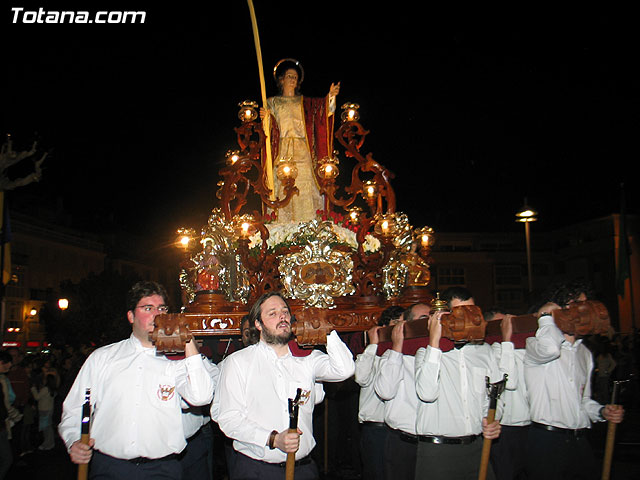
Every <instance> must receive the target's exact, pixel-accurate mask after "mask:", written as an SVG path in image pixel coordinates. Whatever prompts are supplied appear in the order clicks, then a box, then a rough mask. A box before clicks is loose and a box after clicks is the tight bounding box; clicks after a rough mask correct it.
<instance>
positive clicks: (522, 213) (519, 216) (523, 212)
mask: <svg viewBox="0 0 640 480" xmlns="http://www.w3.org/2000/svg"><path fill="white" fill-rule="evenodd" d="M537 215H538V212H536V211H535V210H534V209H533V208H531V207H530V206H528V205H527V199H526V198H525V199H524V206H523V207H522V208H521V209H520V210H518V212H516V222H521V223H524V236H525V242H526V245H527V276H528V277H529V278H528V280H529V293H531V292H533V278H532V275H531V234H530V232H529V224H530V223H531V222H535V221H537V220H538V217H537Z"/></svg>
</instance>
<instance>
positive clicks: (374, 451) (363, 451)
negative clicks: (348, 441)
mask: <svg viewBox="0 0 640 480" xmlns="http://www.w3.org/2000/svg"><path fill="white" fill-rule="evenodd" d="M360 429H361V430H360V456H361V458H362V478H363V479H367V480H369V479H370V480H384V463H385V458H386V453H385V444H386V441H387V435H388V434H389V430H388V427H387V426H386V425H385V424H384V423H372V422H363V423H362V424H360Z"/></svg>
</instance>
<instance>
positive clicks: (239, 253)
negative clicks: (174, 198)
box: [152, 101, 609, 352]
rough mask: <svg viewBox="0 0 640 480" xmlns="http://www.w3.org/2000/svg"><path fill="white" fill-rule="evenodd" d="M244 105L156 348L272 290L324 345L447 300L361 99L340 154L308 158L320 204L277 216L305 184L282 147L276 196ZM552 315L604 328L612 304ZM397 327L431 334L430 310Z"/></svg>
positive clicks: (471, 325) (219, 332) (423, 231)
mask: <svg viewBox="0 0 640 480" xmlns="http://www.w3.org/2000/svg"><path fill="white" fill-rule="evenodd" d="M239 107H240V109H239V112H238V115H237V118H238V120H239V122H240V124H239V125H238V126H237V127H236V128H235V132H236V141H237V144H238V148H237V149H234V150H230V151H228V152H227V154H226V159H225V165H224V166H223V167H222V168H221V169H220V172H219V173H220V176H221V177H222V180H221V181H220V182H219V183H218V190H217V193H216V197H217V199H218V200H219V206H217V207H216V208H214V209H213V210H212V212H211V215H210V217H209V219H208V221H207V223H206V225H204V226H202V227H201V229H200V230H199V231H196V230H195V229H194V228H181V229H179V230H178V231H177V235H178V239H177V244H179V245H181V248H182V252H183V257H182V262H181V265H180V286H181V290H182V300H183V305H184V306H183V309H182V311H181V312H180V313H175V314H166V315H160V316H158V317H157V318H156V328H155V330H154V332H153V334H152V340H153V342H154V343H155V345H156V348H157V349H158V350H159V351H164V352H180V351H183V350H184V344H185V342H186V341H187V340H188V339H189V338H191V336H192V335H194V336H196V337H199V336H230V335H231V336H232V335H240V322H241V319H242V317H243V316H244V315H246V314H247V313H248V310H249V308H250V306H251V305H252V304H253V302H254V301H255V300H256V299H257V298H258V297H260V295H262V294H263V293H265V292H268V291H272V290H277V291H280V292H281V293H282V294H283V295H284V296H285V297H286V298H287V299H288V303H289V306H290V307H291V310H292V314H293V315H294V316H295V319H296V321H295V323H294V325H293V331H294V334H295V337H296V341H297V342H298V344H299V345H303V346H304V345H307V346H312V345H319V344H324V343H325V342H326V336H327V334H328V333H329V332H330V331H331V330H336V331H338V332H362V331H366V330H368V329H370V328H371V327H373V326H375V325H376V324H377V320H378V318H379V316H380V314H381V313H382V311H383V310H384V309H386V308H387V307H389V306H391V305H399V306H409V305H411V304H413V303H416V302H422V303H430V304H431V305H432V307H433V308H434V309H444V308H446V307H445V306H443V304H442V302H441V301H440V300H439V298H437V297H436V298H434V297H433V295H432V294H431V293H430V290H429V287H428V285H429V281H430V272H429V265H430V263H431V258H430V252H431V249H432V247H433V245H434V242H435V234H434V231H433V229H432V228H430V227H428V226H422V227H414V226H412V225H411V224H410V222H409V218H408V217H407V215H406V214H404V213H402V212H398V211H397V210H396V200H395V194H394V190H393V188H392V186H391V180H392V179H393V178H394V175H393V173H392V172H391V171H389V170H388V169H387V168H386V167H384V166H383V165H382V164H381V163H379V162H378V161H376V160H374V158H373V155H372V154H371V153H367V154H363V153H362V151H361V150H362V148H363V145H364V142H365V139H366V137H367V135H368V134H369V132H368V131H367V130H366V129H365V128H364V127H363V125H362V124H361V123H360V121H359V120H360V114H359V106H358V105H357V104H353V103H348V102H347V103H345V104H344V105H343V106H342V114H341V116H340V119H341V124H340V126H339V127H338V128H337V130H336V131H335V134H334V138H335V140H337V143H338V145H339V146H340V147H341V149H342V153H340V152H338V150H337V149H335V150H333V151H332V152H331V154H330V155H328V156H326V157H324V158H319V159H318V158H314V159H313V170H314V171H313V175H314V178H315V181H316V185H317V187H318V190H319V192H320V193H321V194H322V195H323V198H324V209H323V210H319V211H317V212H316V214H317V215H316V218H315V219H313V220H311V221H306V222H279V221H278V211H279V209H281V208H283V207H286V206H287V205H288V204H289V203H290V202H293V201H296V197H298V196H299V195H304V194H305V192H300V191H299V190H298V188H297V187H296V183H295V180H296V175H297V166H296V164H295V162H293V161H292V160H291V159H290V158H288V157H287V156H286V155H279V156H278V158H276V159H275V162H274V164H273V173H274V175H275V176H276V177H277V178H278V180H279V182H280V185H281V195H280V196H274V192H273V188H269V186H268V185H269V180H268V178H269V176H268V172H269V171H271V168H267V167H265V165H267V162H265V156H266V154H265V152H266V151H267V150H269V142H267V135H266V134H265V131H264V129H263V125H262V123H261V122H260V120H259V113H258V111H259V107H258V104H257V103H256V102H253V101H243V102H241V103H240V104H239ZM340 155H342V156H344V157H345V159H346V160H349V161H350V162H351V163H352V168H351V171H350V177H349V182H348V183H347V184H346V185H340V184H339V183H338V182H337V178H338V176H339V174H340V173H341V170H343V169H344V166H343V165H344V162H343V165H341V164H340V160H339V156H340ZM251 205H253V206H254V208H253V210H252V211H251V212H247V211H246V210H248V209H250V208H251ZM256 205H257V206H256ZM554 320H556V323H557V324H558V325H559V326H560V328H561V329H562V330H563V331H564V332H567V333H578V334H582V335H586V334H591V333H607V330H608V328H609V315H608V312H607V310H606V308H605V307H604V305H602V304H601V303H600V302H596V301H589V302H581V303H580V304H578V305H576V306H575V307H574V308H572V309H568V310H567V309H563V310H560V311H557V312H554ZM442 323H443V338H444V339H445V341H446V340H449V341H461V340H483V339H485V337H486V336H487V335H494V336H497V335H499V331H500V330H499V326H498V325H497V323H496V322H489V323H487V322H486V321H485V320H484V318H483V315H482V311H481V310H480V308H479V307H473V306H466V307H464V308H463V307H456V308H454V309H452V310H451V312H449V315H445V316H443V317H442ZM404 328H405V338H406V339H411V338H416V337H425V336H428V328H427V320H426V319H424V320H421V321H418V322H410V323H407V324H405V327H404ZM536 328H537V319H536V318H535V317H533V316H531V315H529V316H522V317H516V318H515V319H514V333H528V334H531V333H533V332H535V329H536ZM389 339H390V328H386V329H382V330H381V331H380V340H381V341H385V340H386V341H388V340H389Z"/></svg>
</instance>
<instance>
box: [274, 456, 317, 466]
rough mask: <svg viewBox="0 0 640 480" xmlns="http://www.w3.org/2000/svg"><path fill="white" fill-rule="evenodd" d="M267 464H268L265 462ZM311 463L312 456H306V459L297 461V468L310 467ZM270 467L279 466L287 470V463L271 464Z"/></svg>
mask: <svg viewBox="0 0 640 480" xmlns="http://www.w3.org/2000/svg"><path fill="white" fill-rule="evenodd" d="M265 463H267V462H265ZM310 463H311V457H310V456H308V455H307V456H306V457H304V458H301V459H300V460H296V463H295V466H296V467H297V466H300V465H308V464H310ZM269 465H278V466H279V467H282V468H285V467H286V466H287V462H282V463H275V464H274V463H271V464H269Z"/></svg>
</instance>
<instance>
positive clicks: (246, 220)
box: [233, 214, 256, 242]
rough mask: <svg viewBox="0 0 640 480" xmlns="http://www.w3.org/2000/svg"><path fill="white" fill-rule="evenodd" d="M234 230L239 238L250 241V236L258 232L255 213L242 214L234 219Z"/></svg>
mask: <svg viewBox="0 0 640 480" xmlns="http://www.w3.org/2000/svg"><path fill="white" fill-rule="evenodd" d="M233 231H234V232H235V234H236V236H237V237H238V239H239V240H245V241H247V242H248V241H249V238H250V237H251V236H253V235H254V234H255V233H256V227H255V218H253V215H248V214H245V215H241V216H239V217H234V219H233Z"/></svg>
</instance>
